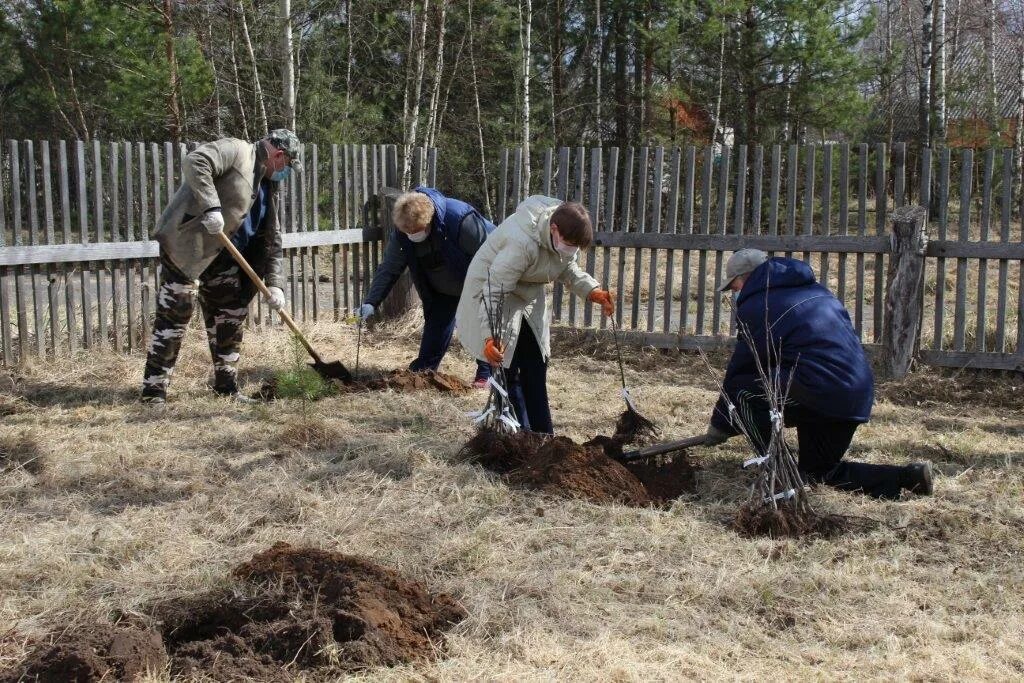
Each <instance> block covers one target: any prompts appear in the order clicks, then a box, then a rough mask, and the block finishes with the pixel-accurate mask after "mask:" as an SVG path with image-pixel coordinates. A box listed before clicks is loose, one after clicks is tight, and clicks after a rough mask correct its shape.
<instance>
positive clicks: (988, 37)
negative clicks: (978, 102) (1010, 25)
mask: <svg viewBox="0 0 1024 683" xmlns="http://www.w3.org/2000/svg"><path fill="white" fill-rule="evenodd" d="M995 44H996V3H995V0H985V85H986V88H987V91H986V95H987V97H986V100H987V102H986V104H987V108H988V122H989V134H990V135H991V137H992V140H993V141H995V140H998V136H999V128H1000V125H999V124H1000V116H999V101H998V100H997V99H996V50H995Z"/></svg>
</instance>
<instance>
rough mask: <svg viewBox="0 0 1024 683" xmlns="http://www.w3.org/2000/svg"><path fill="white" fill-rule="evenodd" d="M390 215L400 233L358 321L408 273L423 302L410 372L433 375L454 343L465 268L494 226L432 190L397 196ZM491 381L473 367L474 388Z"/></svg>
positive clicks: (486, 368) (486, 371)
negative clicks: (416, 353) (415, 353)
mask: <svg viewBox="0 0 1024 683" xmlns="http://www.w3.org/2000/svg"><path fill="white" fill-rule="evenodd" d="M392 215H393V217H394V221H395V227H396V228H398V229H397V230H396V231H395V234H394V238H393V239H392V240H391V241H390V242H388V246H387V248H385V250H384V258H383V260H382V261H381V263H380V266H378V267H377V272H376V273H374V275H373V281H372V282H371V283H370V292H369V294H367V296H366V301H365V302H363V305H362V306H360V307H359V317H360V319H361V320H365V319H367V318H369V317H370V316H371V315H373V314H374V312H375V311H376V310H377V307H378V306H380V302H381V301H383V300H384V298H385V297H386V296H387V295H388V292H390V291H391V288H392V287H394V286H395V283H396V282H398V278H400V277H401V276H402V273H404V272H405V269H406V268H408V269H409V271H410V272H411V274H412V282H413V285H414V286H415V287H416V293H417V294H419V296H420V301H422V302H423V336H422V338H421V339H420V350H419V355H417V356H416V358H415V359H414V360H413V361H412V363H410V364H409V369H410V370H414V371H420V370H437V368H438V366H439V365H440V364H441V359H442V358H444V354H445V353H447V352H448V346H449V345H450V344H451V342H452V334H453V333H454V331H455V309H456V308H458V305H459V296H460V295H461V294H462V284H463V282H464V281H465V279H466V270H467V269H468V268H469V262H470V261H472V260H473V256H474V254H476V252H477V249H479V248H480V245H481V244H483V243H484V240H486V239H487V235H489V234H490V233H492V232H493V231H494V224H493V223H491V222H490V221H489V220H487V219H486V218H484V217H483V215H481V213H480V212H479V211H477V210H476V209H475V208H473V207H472V206H470V205H469V204H467V203H466V202H463V201H460V200H458V199H452V198H451V197H445V196H444V195H443V194H441V193H440V192H438V191H437V190H435V189H434V188H432V187H417V188H415V189H414V190H413V191H412V192H406V193H405V194H403V195H401V196H400V197H399V198H398V200H397V201H396V202H395V208H394V211H393V213H392ZM490 376H491V366H490V365H489V364H487V363H486V362H484V361H477V370H476V377H475V378H474V381H473V386H475V387H477V388H483V387H485V386H487V380H488V379H489V378H490Z"/></svg>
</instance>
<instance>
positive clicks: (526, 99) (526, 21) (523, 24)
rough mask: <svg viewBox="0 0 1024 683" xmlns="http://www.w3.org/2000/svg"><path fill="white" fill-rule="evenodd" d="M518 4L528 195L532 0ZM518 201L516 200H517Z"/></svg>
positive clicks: (525, 190) (527, 188)
mask: <svg viewBox="0 0 1024 683" xmlns="http://www.w3.org/2000/svg"><path fill="white" fill-rule="evenodd" d="M523 5H524V2H523V1H522V0H520V3H519V25H520V32H519V40H520V45H521V47H522V56H523V59H522V69H523V183H522V186H521V187H522V189H523V193H524V194H526V195H529V194H530V62H531V61H532V58H531V53H530V30H531V26H532V24H533V0H525V5H526V9H525V14H524V10H523ZM517 200H518V198H517Z"/></svg>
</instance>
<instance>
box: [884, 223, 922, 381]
mask: <svg viewBox="0 0 1024 683" xmlns="http://www.w3.org/2000/svg"><path fill="white" fill-rule="evenodd" d="M927 224H928V211H927V210H925V209H924V207H921V206H901V207H900V208H898V209H896V211H895V212H893V215H892V235H891V239H892V254H891V256H890V259H889V272H888V277H887V278H886V292H885V331H884V334H883V339H882V342H883V345H884V349H885V369H886V372H887V374H888V376H889V377H892V378H893V379H901V378H902V377H904V376H906V374H907V372H908V371H909V370H910V364H911V362H912V361H913V359H914V357H915V355H916V354H917V350H918V346H919V344H920V340H921V316H922V312H923V302H924V252H925V248H926V247H927V246H928V235H927V233H926V228H927Z"/></svg>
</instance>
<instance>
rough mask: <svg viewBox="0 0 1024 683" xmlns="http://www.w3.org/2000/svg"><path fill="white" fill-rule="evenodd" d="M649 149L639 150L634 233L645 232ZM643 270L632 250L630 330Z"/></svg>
mask: <svg viewBox="0 0 1024 683" xmlns="http://www.w3.org/2000/svg"><path fill="white" fill-rule="evenodd" d="M649 162H650V148H649V147H641V148H640V165H639V167H638V169H637V179H636V232H638V233H643V232H646V231H647V210H648V207H647V188H648V185H649V183H650V164H649ZM642 268H643V251H642V250H641V249H640V248H636V249H633V292H632V294H633V296H632V301H631V304H632V306H631V308H630V321H629V326H630V329H634V330H635V329H637V328H638V327H639V322H640V279H641V270H642Z"/></svg>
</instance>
